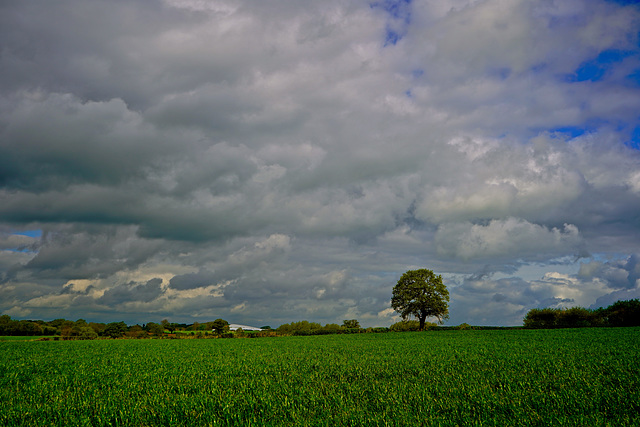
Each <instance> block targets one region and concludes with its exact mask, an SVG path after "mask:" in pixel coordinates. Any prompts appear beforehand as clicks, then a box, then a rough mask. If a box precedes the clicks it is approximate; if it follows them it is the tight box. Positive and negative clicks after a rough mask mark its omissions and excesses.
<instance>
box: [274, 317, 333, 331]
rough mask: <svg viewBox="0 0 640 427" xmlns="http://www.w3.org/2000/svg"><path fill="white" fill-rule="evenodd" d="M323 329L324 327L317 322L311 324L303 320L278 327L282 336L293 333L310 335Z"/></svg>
mask: <svg viewBox="0 0 640 427" xmlns="http://www.w3.org/2000/svg"><path fill="white" fill-rule="evenodd" d="M317 329H322V325H321V324H320V323H316V322H309V321H308V320H301V321H299V322H291V323H285V324H284V325H280V326H278V329H277V331H278V332H279V333H281V334H291V333H302V334H304V333H307V334H310V333H311V331H314V330H317Z"/></svg>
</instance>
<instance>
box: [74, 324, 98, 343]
mask: <svg viewBox="0 0 640 427" xmlns="http://www.w3.org/2000/svg"><path fill="white" fill-rule="evenodd" d="M74 332H75V331H74ZM76 337H77V339H80V340H93V339H96V338H98V334H97V333H96V331H95V330H94V329H93V328H91V327H89V326H80V327H78V331H77V335H76Z"/></svg>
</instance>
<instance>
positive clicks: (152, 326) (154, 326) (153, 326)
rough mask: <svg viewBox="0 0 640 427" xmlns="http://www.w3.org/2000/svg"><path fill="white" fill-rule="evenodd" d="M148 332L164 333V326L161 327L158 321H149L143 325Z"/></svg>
mask: <svg viewBox="0 0 640 427" xmlns="http://www.w3.org/2000/svg"><path fill="white" fill-rule="evenodd" d="M144 328H145V329H146V330H147V331H148V332H150V333H152V334H153V335H162V334H164V328H163V327H162V325H160V324H158V323H154V322H149V323H147V324H146V325H145V327H144Z"/></svg>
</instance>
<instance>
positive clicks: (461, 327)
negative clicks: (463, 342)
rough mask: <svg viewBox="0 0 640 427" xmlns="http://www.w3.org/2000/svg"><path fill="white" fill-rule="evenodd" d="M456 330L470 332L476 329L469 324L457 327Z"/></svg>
mask: <svg viewBox="0 0 640 427" xmlns="http://www.w3.org/2000/svg"><path fill="white" fill-rule="evenodd" d="M454 329H457V330H459V331H468V330H471V329H474V327H473V326H471V325H470V324H468V323H462V324H460V325H458V326H456V327H455V328H454Z"/></svg>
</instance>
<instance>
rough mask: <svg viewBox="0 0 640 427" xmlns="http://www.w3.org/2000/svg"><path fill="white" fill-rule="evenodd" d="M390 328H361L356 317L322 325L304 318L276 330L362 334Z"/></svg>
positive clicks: (322, 333)
mask: <svg viewBox="0 0 640 427" xmlns="http://www.w3.org/2000/svg"><path fill="white" fill-rule="evenodd" d="M388 331H389V328H361V327H360V323H359V322H358V321H357V320H356V319H351V320H345V321H344V322H343V323H342V325H338V324H337V323H327V324H326V325H324V326H322V325H321V324H320V323H316V322H309V321H307V320H302V321H300V322H291V323H285V324H284V325H280V326H278V328H277V329H275V332H276V333H277V334H278V335H294V336H305V335H332V334H361V333H372V332H375V333H379V332H388Z"/></svg>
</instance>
